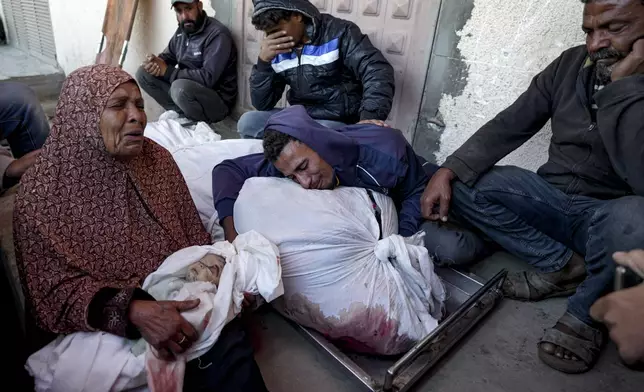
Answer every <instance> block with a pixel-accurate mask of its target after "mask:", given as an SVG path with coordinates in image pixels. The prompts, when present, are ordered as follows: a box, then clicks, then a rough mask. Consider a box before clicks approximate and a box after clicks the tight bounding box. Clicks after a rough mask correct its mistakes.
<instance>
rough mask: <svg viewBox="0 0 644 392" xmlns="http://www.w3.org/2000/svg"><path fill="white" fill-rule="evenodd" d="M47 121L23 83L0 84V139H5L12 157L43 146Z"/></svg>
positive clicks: (36, 101)
mask: <svg viewBox="0 0 644 392" xmlns="http://www.w3.org/2000/svg"><path fill="white" fill-rule="evenodd" d="M47 136H49V122H48V121H47V116H46V115H45V112H44V111H43V109H42V106H40V102H39V101H38V97H36V94H35V93H34V92H33V91H32V90H31V89H30V88H29V87H27V86H26V85H24V84H22V83H13V82H2V83H0V139H7V141H8V142H9V147H11V152H12V154H13V156H14V157H15V158H20V157H22V156H23V155H25V154H27V153H30V152H32V151H34V150H37V149H39V148H41V147H42V145H43V144H44V143H45V140H46V139H47Z"/></svg>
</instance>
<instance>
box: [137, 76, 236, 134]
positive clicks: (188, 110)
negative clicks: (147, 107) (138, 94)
mask: <svg viewBox="0 0 644 392" xmlns="http://www.w3.org/2000/svg"><path fill="white" fill-rule="evenodd" d="M136 80H137V82H138V83H139V86H141V88H142V89H143V91H145V92H146V93H148V95H149V96H151V97H152V98H153V99H154V100H155V101H157V103H158V104H159V105H161V106H162V107H163V108H164V109H165V110H174V111H175V112H177V113H180V114H183V115H184V116H186V117H187V118H189V119H190V120H193V121H204V122H207V123H211V124H212V123H217V122H219V121H221V120H223V119H224V118H226V116H228V114H229V113H230V109H229V108H228V106H227V105H226V103H225V102H224V100H223V99H221V97H220V96H219V94H218V93H217V92H216V91H215V90H213V89H210V88H207V87H204V86H202V85H201V84H199V83H197V82H194V81H192V80H188V79H177V80H175V81H174V82H172V84H170V83H168V82H166V81H165V80H163V79H162V78H157V77H156V76H152V75H150V74H149V73H147V72H146V71H145V70H144V69H143V68H139V69H138V70H137V71H136Z"/></svg>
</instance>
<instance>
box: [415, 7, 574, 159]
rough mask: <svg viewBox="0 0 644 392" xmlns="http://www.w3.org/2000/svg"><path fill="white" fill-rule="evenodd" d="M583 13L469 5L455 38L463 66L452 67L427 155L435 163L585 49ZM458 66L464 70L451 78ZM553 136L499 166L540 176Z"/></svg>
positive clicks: (545, 133)
mask: <svg viewBox="0 0 644 392" xmlns="http://www.w3.org/2000/svg"><path fill="white" fill-rule="evenodd" d="M446 1H452V0H446ZM471 4H472V1H471V0H470V7H471ZM582 11H583V5H582V3H581V2H580V1H578V0H513V1H506V0H474V1H473V8H471V16H470V18H469V19H468V20H467V21H466V22H465V24H464V25H462V24H461V26H463V27H462V29H460V30H459V31H457V32H456V35H457V36H458V44H457V50H455V51H454V53H457V54H459V53H460V58H451V59H450V61H451V65H450V68H451V69H452V72H451V77H452V80H450V82H449V84H451V85H452V87H454V86H456V88H451V89H450V88H449V86H447V88H446V87H445V86H443V88H442V89H441V91H442V94H441V97H440V102H439V104H438V107H437V109H438V116H437V117H436V118H438V119H440V120H442V123H443V124H444V125H445V128H444V130H443V131H442V134H441V135H440V141H439V147H438V149H436V148H434V149H433V151H431V152H433V153H434V157H435V160H436V161H437V162H439V163H440V162H443V161H444V160H445V158H446V157H447V156H448V155H449V154H451V153H452V152H453V151H454V150H456V149H457V148H458V147H459V146H460V145H462V144H463V142H465V141H466V140H467V139H468V138H469V136H471V135H472V134H473V133H474V132H475V131H476V130H477V129H478V128H479V127H481V126H482V125H483V124H485V123H486V122H487V121H488V120H490V119H492V118H493V117H494V116H495V115H496V114H497V113H498V112H500V111H501V110H503V109H504V108H506V107H507V106H509V105H510V104H511V103H512V102H513V101H514V100H515V99H516V98H517V97H518V96H519V95H520V94H521V93H522V92H523V91H525V89H526V88H527V87H528V85H529V84H530V81H531V79H532V77H533V76H534V75H535V74H537V73H538V72H539V71H540V70H542V69H543V68H545V67H546V66H547V65H548V64H549V63H550V62H551V61H552V60H554V59H555V58H556V57H558V56H559V54H560V53H561V52H562V51H563V50H565V49H567V48H570V47H573V46H576V45H579V44H583V41H584V35H583V33H582V32H581V28H580V26H581V17H582ZM453 26H454V25H452V28H454V27H453ZM439 34H440V32H439ZM459 66H462V68H464V69H463V70H462V71H458V72H454V68H458V67H459ZM427 88H428V89H431V88H432V86H428V87H427ZM449 90H452V93H450V92H449ZM434 112H435V110H434ZM439 122H440V121H439ZM550 136H551V130H550V126H549V125H548V126H546V127H545V128H544V129H543V130H541V132H539V133H538V134H537V135H536V136H535V137H534V138H532V139H531V140H530V141H529V142H528V143H526V144H525V145H524V146H523V147H521V148H520V149H519V150H517V151H515V152H514V153H512V154H511V155H510V156H508V157H507V158H506V159H504V160H503V161H502V163H503V164H513V165H518V166H521V167H525V168H529V169H533V170H534V169H536V168H538V167H539V166H540V165H541V164H543V163H544V162H545V161H546V159H547V146H548V143H549V140H550ZM425 155H426V156H427V155H428V154H427V153H425Z"/></svg>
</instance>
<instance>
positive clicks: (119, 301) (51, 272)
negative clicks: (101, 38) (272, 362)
mask: <svg viewBox="0 0 644 392" xmlns="http://www.w3.org/2000/svg"><path fill="white" fill-rule="evenodd" d="M146 123H147V118H146V115H145V112H144V106H143V98H142V97H141V92H140V90H139V87H138V86H137V85H136V83H135V82H134V80H133V79H132V77H131V76H130V75H128V74H127V73H125V72H124V71H122V70H120V69H118V68H114V67H109V66H105V65H96V66H91V67H86V68H82V69H80V70H77V71H75V72H74V73H72V74H71V75H70V76H69V77H68V78H67V80H66V82H65V84H64V86H63V90H62V92H61V95H60V100H59V103H58V107H57V110H56V117H55V119H54V124H53V127H52V131H51V135H50V137H49V139H48V140H47V142H46V144H45V146H44V147H43V150H42V153H41V155H40V158H39V159H38V161H37V163H36V164H35V166H34V167H33V169H32V170H31V171H29V172H28V173H27V174H26V175H25V176H24V177H23V180H22V184H23V185H22V189H21V190H20V193H19V194H18V197H17V200H16V209H15V215H14V231H15V242H16V254H17V259H18V265H19V269H20V274H21V279H22V282H23V287H24V289H25V296H26V299H27V304H28V306H29V307H30V308H31V309H32V310H33V312H34V315H35V318H36V320H37V322H38V324H39V325H40V326H41V327H42V328H44V329H45V330H47V331H51V332H54V333H59V334H67V333H72V332H77V331H104V332H108V333H111V334H115V335H118V336H123V337H127V338H131V339H135V338H139V337H143V338H144V339H145V340H146V341H147V342H148V343H150V344H151V345H152V346H154V347H155V348H156V349H157V350H158V352H159V353H161V354H162V355H164V356H165V357H167V358H171V357H172V356H173V355H174V354H180V353H182V352H184V351H185V350H186V349H187V348H189V347H190V346H191V344H192V343H193V342H194V341H196V340H197V338H198V336H197V332H196V331H195V329H194V328H193V327H192V325H191V324H190V323H188V322H187V321H186V320H185V319H184V318H183V317H182V316H181V312H182V311H186V310H190V309H192V308H195V307H196V306H198V304H199V303H198V301H184V302H175V301H163V302H161V301H155V300H154V298H152V297H151V296H149V295H148V294H147V293H145V292H144V291H142V290H141V289H140V285H141V283H142V282H143V280H144V279H145V277H146V276H147V275H149V274H150V273H151V272H153V271H155V270H156V269H157V267H159V265H161V263H162V262H163V261H164V259H165V258H166V257H168V256H170V255H171V254H172V253H174V252H176V251H178V250H180V249H183V248H186V247H189V246H193V245H204V244H207V243H209V239H210V238H209V235H208V234H207V233H206V231H205V230H204V228H203V226H202V223H201V221H200V219H199V216H198V213H197V210H196V208H195V206H194V204H193V202H192V199H191V198H190V194H189V192H188V188H187V186H186V184H185V182H184V180H183V177H182V175H181V173H180V171H179V169H178V167H177V165H176V164H175V163H174V161H173V159H172V157H171V155H170V154H169V153H168V152H167V151H166V150H164V149H163V148H161V147H160V146H158V145H156V144H155V143H154V142H152V141H150V140H149V139H146V138H145V137H144V136H143V130H144V129H145V126H146ZM195 361H197V360H195ZM200 361H201V363H204V364H208V363H211V364H212V365H211V366H208V367H206V368H205V369H203V366H198V365H197V364H195V363H189V364H188V365H187V369H186V377H185V390H189V391H190V390H194V391H253V392H254V391H265V390H266V389H265V386H264V383H263V380H262V377H261V374H260V373H259V369H258V368H257V365H256V364H255V362H254V360H253V357H252V350H251V348H250V346H249V344H248V341H247V339H246V337H245V335H244V332H243V331H242V330H241V329H240V328H239V325H238V324H236V323H234V322H233V323H231V324H229V326H228V327H227V328H226V329H225V330H224V331H223V332H222V334H221V336H220V338H219V340H218V342H217V344H216V345H215V346H214V347H213V349H212V350H210V352H209V353H207V354H206V355H204V357H202V358H200Z"/></svg>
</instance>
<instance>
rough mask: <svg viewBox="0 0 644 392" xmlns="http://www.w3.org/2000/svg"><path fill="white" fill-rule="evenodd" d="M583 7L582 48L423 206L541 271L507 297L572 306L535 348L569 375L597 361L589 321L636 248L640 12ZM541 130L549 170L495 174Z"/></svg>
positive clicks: (475, 145) (485, 132) (461, 160)
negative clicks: (619, 263) (624, 256)
mask: <svg viewBox="0 0 644 392" xmlns="http://www.w3.org/2000/svg"><path fill="white" fill-rule="evenodd" d="M585 2H586V5H585V6H584V17H583V29H584V32H585V33H586V45H585V46H579V47H575V48H572V49H569V50H566V51H565V52H564V53H563V54H562V55H561V56H560V57H559V58H558V59H556V60H555V61H554V62H553V63H552V64H550V65H549V66H548V67H547V68H546V69H545V70H544V71H543V72H541V73H540V74H538V75H537V76H536V77H535V78H534V80H533V81H532V84H531V85H530V87H529V88H528V90H527V91H526V92H525V93H523V95H521V96H520V97H519V98H518V100H517V101H516V102H515V103H514V104H513V105H512V106H510V107H509V108H508V109H506V110H504V111H503V112H501V113H500V114H499V115H498V116H496V117H495V118H494V119H493V120H491V121H490V122H488V123H487V124H486V125H484V126H483V127H482V128H481V129H480V130H479V131H478V132H476V133H475V134H474V135H473V136H472V137H471V138H470V139H469V140H468V141H467V142H465V144H464V145H463V146H461V147H460V148H459V149H458V150H457V151H456V152H455V153H454V154H452V155H451V156H450V157H448V158H447V160H446V161H445V163H444V164H443V167H442V168H441V169H440V170H439V171H438V172H437V173H436V175H434V177H433V178H432V179H431V181H430V182H429V184H428V185H427V189H426V191H425V193H424V195H423V198H422V205H423V215H424V216H425V217H427V218H428V219H432V220H439V219H441V220H446V219H447V216H448V210H449V211H451V212H453V215H454V216H456V217H457V218H459V219H462V220H465V221H467V222H469V223H470V224H472V225H474V226H476V227H478V228H479V229H480V230H481V231H483V232H484V233H485V234H487V236H489V237H490V238H491V239H492V240H494V241H496V242H497V243H498V244H500V245H501V246H503V247H504V248H505V249H506V250H508V251H509V252H510V253H512V254H514V255H516V256H518V257H520V258H521V259H523V260H525V261H527V262H528V263H530V264H531V265H533V266H534V267H536V268H537V269H538V270H539V272H525V273H519V274H513V275H510V276H509V277H508V279H507V280H506V284H505V286H504V288H503V290H504V292H505V294H506V295H507V296H509V297H511V298H515V299H520V300H535V301H536V300H541V299H545V298H549V297H554V296H568V295H571V294H572V296H571V297H570V298H569V300H568V309H567V312H566V313H565V314H564V315H563V317H561V318H560V319H559V321H558V322H557V324H556V325H555V326H554V327H553V328H551V329H549V330H547V331H546V333H545V336H544V337H543V338H542V340H541V342H540V343H539V346H538V352H539V357H540V358H541V359H542V360H543V361H544V362H545V363H546V364H548V365H549V366H551V367H553V368H554V369H557V370H559V371H562V372H567V373H581V372H585V371H587V370H589V369H591V368H592V366H593V365H594V364H595V362H596V360H597V358H598V357H599V353H600V349H601V347H602V344H603V342H604V340H605V339H604V334H603V332H602V330H601V328H599V326H598V325H597V323H595V322H594V320H593V319H592V318H591V317H590V313H589V311H590V307H591V305H592V304H593V302H595V301H596V300H597V299H599V298H600V297H601V296H602V295H603V294H605V293H606V292H607V291H608V290H610V288H611V284H612V282H613V280H612V279H613V275H614V271H615V264H614V262H613V260H612V258H611V255H612V254H613V253H614V252H616V251H619V250H622V249H637V248H639V247H641V245H642V243H644V225H642V221H644V197H643V196H644V176H643V175H642V164H643V163H644V126H643V124H644V123H643V122H642V113H643V111H644V39H642V37H643V36H644V1H642V0H589V1H585ZM548 120H551V123H552V134H553V135H552V140H551V143H550V151H549V158H548V161H547V162H546V164H544V165H543V166H542V167H541V168H540V169H539V171H538V172H537V173H533V172H531V171H528V170H524V169H520V168H517V167H511V166H510V167H508V166H505V167H494V165H495V164H496V163H497V162H498V161H499V160H500V159H502V158H503V157H505V156H506V155H507V154H509V153H510V152H512V151H514V150H515V149H517V148H518V147H519V146H520V145H522V144H523V143H525V142H526V141H527V140H528V139H530V138H531V137H532V136H533V135H535V134H536V133H537V132H539V130H540V129H541V128H542V127H543V126H544V125H545V124H546V123H547V122H548ZM452 183H453V184H452ZM450 200H451V209H450ZM437 206H439V209H438V210H435V208H436V207H437ZM586 274H587V276H586ZM580 283H581V285H579V284H580ZM578 285H579V287H578V288H577V286H578Z"/></svg>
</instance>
